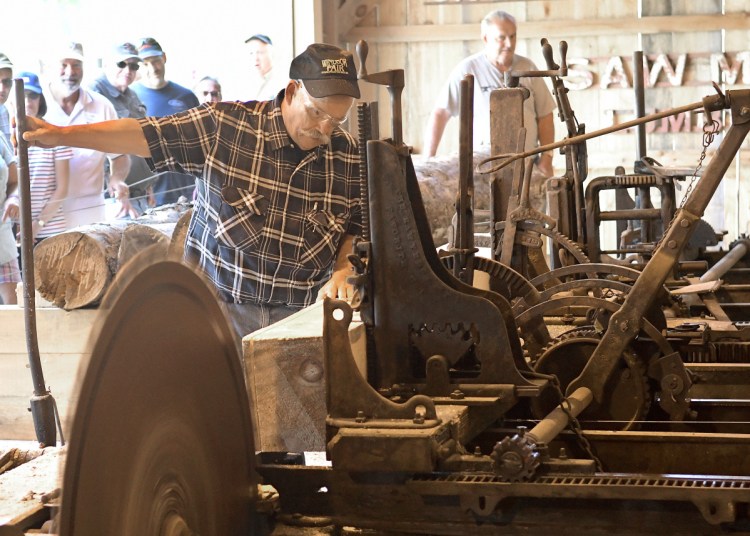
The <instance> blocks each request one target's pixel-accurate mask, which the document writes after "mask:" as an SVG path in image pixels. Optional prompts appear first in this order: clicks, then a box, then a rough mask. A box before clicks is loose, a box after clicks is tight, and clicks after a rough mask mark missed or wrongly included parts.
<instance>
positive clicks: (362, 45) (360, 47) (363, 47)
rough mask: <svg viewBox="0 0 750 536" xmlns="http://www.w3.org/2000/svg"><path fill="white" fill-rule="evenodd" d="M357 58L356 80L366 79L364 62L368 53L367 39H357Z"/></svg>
mask: <svg viewBox="0 0 750 536" xmlns="http://www.w3.org/2000/svg"><path fill="white" fill-rule="evenodd" d="M356 50H357V58H359V69H358V70H357V79H358V80H367V66H366V65H365V62H366V61H367V54H369V53H370V45H368V44H367V41H365V40H364V39H360V40H359V41H357V46H356Z"/></svg>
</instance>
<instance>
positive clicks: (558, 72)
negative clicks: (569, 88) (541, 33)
mask: <svg viewBox="0 0 750 536" xmlns="http://www.w3.org/2000/svg"><path fill="white" fill-rule="evenodd" d="M567 54H568V43H566V42H565V41H560V56H561V59H560V65H558V64H556V63H555V61H554V59H553V58H552V45H550V44H549V41H547V39H546V38H542V55H543V56H544V60H545V62H546V63H547V70H544V71H506V72H505V73H504V75H505V85H506V86H507V87H518V79H519V78H542V77H545V76H568V62H567V60H566V58H565V56H566V55H567Z"/></svg>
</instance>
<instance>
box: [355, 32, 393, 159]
mask: <svg viewBox="0 0 750 536" xmlns="http://www.w3.org/2000/svg"><path fill="white" fill-rule="evenodd" d="M356 50H357V56H358V57H359V70H358V71H357V79H359V80H366V81H367V82H370V83H371V84H378V85H381V86H386V87H387V88H388V94H389V95H390V96H391V130H392V133H391V136H392V138H393V142H394V143H395V144H396V145H401V144H402V142H403V137H402V114H401V92H402V91H403V89H404V70H403V69H390V70H388V71H382V72H379V73H372V74H370V73H368V72H367V67H366V65H365V61H366V60H367V54H368V52H369V50H370V48H369V46H368V45H367V42H366V41H364V40H362V39H361V40H359V41H358V42H357V46H356Z"/></svg>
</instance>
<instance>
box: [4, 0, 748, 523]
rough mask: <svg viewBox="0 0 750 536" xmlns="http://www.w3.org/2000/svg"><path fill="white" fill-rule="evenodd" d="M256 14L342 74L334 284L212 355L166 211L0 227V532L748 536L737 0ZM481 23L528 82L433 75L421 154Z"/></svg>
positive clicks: (743, 111) (401, 2) (188, 210)
mask: <svg viewBox="0 0 750 536" xmlns="http://www.w3.org/2000/svg"><path fill="white" fill-rule="evenodd" d="M284 6H287V5H286V4H284ZM287 7H288V8H289V10H290V13H286V12H285V13H284V15H289V17H288V18H289V19H290V20H289V21H287V23H288V25H289V30H288V35H287V34H285V37H284V38H282V37H281V36H279V38H278V41H279V43H282V40H283V39H286V40H287V41H286V42H285V43H284V44H280V49H281V50H287V49H288V50H289V52H290V59H291V57H292V56H295V55H296V54H298V53H300V52H302V51H303V50H305V48H306V47H307V46H308V45H309V44H310V43H312V42H319V43H330V44H334V45H336V46H339V47H341V48H342V49H345V50H349V51H351V52H352V54H353V55H354V58H355V63H356V67H357V78H358V81H359V87H360V91H361V97H360V98H359V99H357V100H356V102H355V104H354V106H353V107H352V108H351V110H350V112H349V117H348V121H346V122H345V123H343V124H342V125H341V127H340V128H343V129H346V130H348V131H349V132H350V133H351V135H352V136H353V137H354V139H356V141H357V145H358V151H359V165H358V167H357V170H356V174H357V177H356V180H357V181H358V184H359V189H360V196H361V207H362V211H363V217H362V220H363V221H362V232H361V235H360V236H357V237H356V239H355V241H354V245H353V248H352V250H351V251H350V252H349V255H348V260H349V262H350V263H351V265H352V271H351V276H350V277H349V279H348V282H349V284H350V285H351V286H352V288H353V290H354V292H353V294H352V296H351V298H350V299H346V300H344V299H331V298H325V299H322V300H320V301H317V302H316V303H314V304H312V305H310V306H309V307H306V308H304V309H302V310H300V311H299V312H297V313H295V314H293V315H291V316H289V317H287V318H285V319H283V320H281V321H279V322H276V323H273V324H271V325H269V326H267V327H264V328H262V329H260V330H258V331H255V332H252V333H249V334H247V335H245V336H244V337H242V339H241V341H239V340H238V337H237V336H236V335H235V333H234V332H233V330H232V327H231V325H230V323H229V322H228V321H227V319H226V317H225V314H224V312H223V310H222V308H221V307H220V305H219V303H218V302H217V299H216V296H215V293H214V292H213V291H212V289H211V287H210V284H209V283H207V282H206V280H205V279H204V278H203V277H201V276H200V275H198V274H197V273H196V271H195V270H194V269H193V268H192V267H190V266H189V265H188V264H187V263H185V262H184V261H183V253H184V242H185V237H186V234H187V233H188V232H189V226H190V219H191V218H192V217H193V214H194V207H193V205H194V203H193V202H190V201H188V200H182V201H180V202H178V203H174V204H170V205H168V206H164V207H161V208H160V209H154V210H150V211H147V212H146V213H145V214H144V215H143V216H141V217H139V218H136V219H133V220H128V221H115V222H111V221H108V222H101V223H98V224H95V225H91V226H87V227H85V228H78V229H76V230H74V231H66V232H64V233H61V234H60V235H57V236H54V237H50V238H48V239H45V240H44V241H42V242H40V243H39V244H38V245H36V247H34V248H33V249H32V245H31V244H30V243H27V242H24V241H23V237H22V243H21V249H22V251H21V255H22V260H23V262H22V264H23V265H24V281H23V282H22V283H21V284H19V287H18V304H17V305H2V306H0V318H1V320H0V341H2V342H0V377H2V378H3V381H2V382H1V383H0V535H2V536H5V535H8V536H19V535H24V534H27V535H28V534H40V533H46V534H59V535H62V536H70V535H86V534H92V535H101V534H125V535H152V534H153V535H156V534H165V535H178V534H179V535H183V534H185V535H187V534H211V535H225V534H253V535H264V534H274V535H277V536H278V535H292V534H294V535H303V534H305V535H308V534H373V535H375V534H384V535H385V534H441V535H453V534H493V535H494V534H549V533H551V532H552V531H555V532H558V533H560V534H604V533H612V534H650V533H660V534H726V533H731V534H744V533H748V534H750V457H749V456H748V455H747V453H748V452H750V451H749V450H748V449H749V448H750V324H749V322H750V296H749V295H748V292H749V291H750V280H749V279H748V274H750V238H748V235H749V233H750V231H749V230H748V223H749V221H750V212H748V210H746V208H745V207H746V206H747V205H748V202H750V194H749V192H750V190H749V189H748V181H749V180H750V179H748V177H747V171H746V170H747V169H749V166H750V155H748V153H747V149H748V141H747V139H746V138H747V134H748V130H750V49H748V46H747V43H748V42H750V41H749V40H748V38H749V37H750V18H749V17H750V11H748V10H747V5H746V3H745V2H743V1H740V0H699V1H694V2H682V1H677V0H674V1H671V2H663V1H656V0H624V1H623V0H620V1H616V2H615V1H611V0H602V1H599V2H589V1H585V2H576V1H574V0H529V1H525V2H524V1H509V2H505V1H503V2H499V1H494V2H491V1H483V0H291V1H290V3H289V6H287ZM228 9H229V8H227V10H228ZM285 9H286V7H285ZM493 10H502V11H504V12H508V13H511V14H512V15H513V17H515V21H516V28H517V43H516V53H517V54H521V55H523V56H525V57H527V58H530V59H531V60H532V61H533V64H534V68H533V69H532V68H529V69H526V68H524V69H521V70H518V69H515V70H514V69H513V68H510V69H508V70H507V71H506V72H504V78H503V84H502V87H498V88H489V89H485V88H484V87H481V88H480V87H479V84H480V82H478V81H477V80H476V79H475V77H474V76H471V75H468V76H461V77H460V83H459V84H458V87H459V89H458V97H459V101H458V110H459V111H458V114H457V116H456V117H455V118H454V119H453V120H452V121H450V122H448V124H447V126H446V127H445V130H444V132H443V133H442V139H441V141H440V145H439V149H438V151H437V154H436V155H429V154H427V153H428V150H427V144H428V137H429V136H428V133H427V130H428V129H427V125H429V123H430V121H431V113H432V112H433V109H434V107H435V99H436V97H437V95H438V93H439V91H440V89H441V87H442V86H443V85H444V84H445V82H446V80H447V79H448V78H449V77H451V76H452V72H453V69H454V67H455V66H456V65H457V64H458V63H459V62H461V60H463V59H464V58H465V57H467V56H469V55H470V54H476V53H480V52H482V50H483V46H485V44H486V43H485V42H483V40H482V38H481V36H480V21H482V19H483V17H485V15H486V14H487V13H488V12H491V11H493ZM245 38H246V36H244V34H243V35H238V36H237V37H236V40H237V41H238V42H240V41H244V39H245ZM531 79H534V80H538V81H541V82H542V83H543V84H544V85H545V86H546V87H547V89H548V91H549V92H550V95H551V96H552V98H553V99H554V112H553V118H554V137H553V139H552V140H551V141H549V142H548V143H540V144H538V145H537V144H532V146H531V147H529V146H528V145H527V143H526V141H527V136H528V135H529V129H530V126H531V125H529V123H528V121H527V117H526V116H525V113H524V102H525V101H527V100H528V99H529V93H530V90H529V86H528V84H527V81H528V80H531ZM482 91H486V92H488V93H489V96H488V97H489V99H488V103H489V114H488V115H486V116H485V115H482V116H477V114H475V110H476V107H475V99H476V98H477V97H476V96H477V95H478V93H481V92H482ZM238 94H240V96H239V97H238V98H239V99H241V91H238ZM19 113H20V112H19ZM478 121H481V122H484V123H485V125H486V126H489V129H488V132H489V140H488V142H487V143H477V136H478V133H477V132H476V130H477V129H476V125H477V122H478ZM20 128H21V129H23V126H21V127H20ZM17 150H18V151H19V154H20V153H21V152H23V151H24V150H27V148H25V147H24V144H23V143H21V144H19V146H18V148H17ZM543 154H548V155H551V156H552V169H553V174H552V175H551V176H549V177H546V178H545V179H546V180H545V181H544V199H543V204H542V206H540V205H539V204H538V203H535V202H534V193H533V180H532V174H533V173H535V165H534V162H535V161H536V160H538V159H539V157H540V156H541V155H543ZM21 182H23V181H22V180H21ZM24 195H28V194H23V195H22V199H21V200H22V201H23V199H24V197H23V196H24ZM22 230H23V227H22Z"/></svg>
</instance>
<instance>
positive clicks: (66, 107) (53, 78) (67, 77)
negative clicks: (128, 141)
mask: <svg viewBox="0 0 750 536" xmlns="http://www.w3.org/2000/svg"><path fill="white" fill-rule="evenodd" d="M45 73H46V74H47V78H48V79H49V81H50V83H49V95H50V96H51V98H50V100H48V101H47V114H46V120H47V121H49V122H50V123H52V124H53V125H59V126H69V125H83V124H87V123H92V122H96V121H106V120H109V119H116V118H117V114H116V113H115V109H114V107H113V106H112V104H111V103H110V102H109V101H108V100H107V99H105V98H104V97H102V96H101V95H99V94H98V93H94V92H92V91H89V90H87V89H85V88H83V87H81V80H82V79H83V47H82V46H81V44H80V43H70V45H69V46H66V47H64V50H62V51H60V52H59V53H58V54H57V55H56V56H55V57H54V58H53V59H52V61H50V62H48V63H47V64H45ZM107 158H109V162H110V170H111V174H110V176H109V185H108V189H109V191H110V194H112V195H113V196H114V197H115V199H117V200H119V201H120V203H121V205H122V208H121V210H120V214H118V215H125V214H130V215H134V212H133V209H132V207H131V206H130V202H129V200H128V195H129V194H128V186H127V184H125V177H126V176H127V175H128V172H129V171H130V158H128V157H127V155H125V156H123V155H120V154H116V153H109V154H105V153H102V152H99V151H94V150H91V149H73V158H72V159H71V160H70V177H71V180H70V183H69V184H68V197H67V198H66V199H65V201H64V203H63V212H64V213H65V220H66V222H67V224H68V228H71V227H76V226H79V225H88V224H91V223H98V222H103V221H106V219H107V215H106V212H105V206H104V161H105V159H107Z"/></svg>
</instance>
